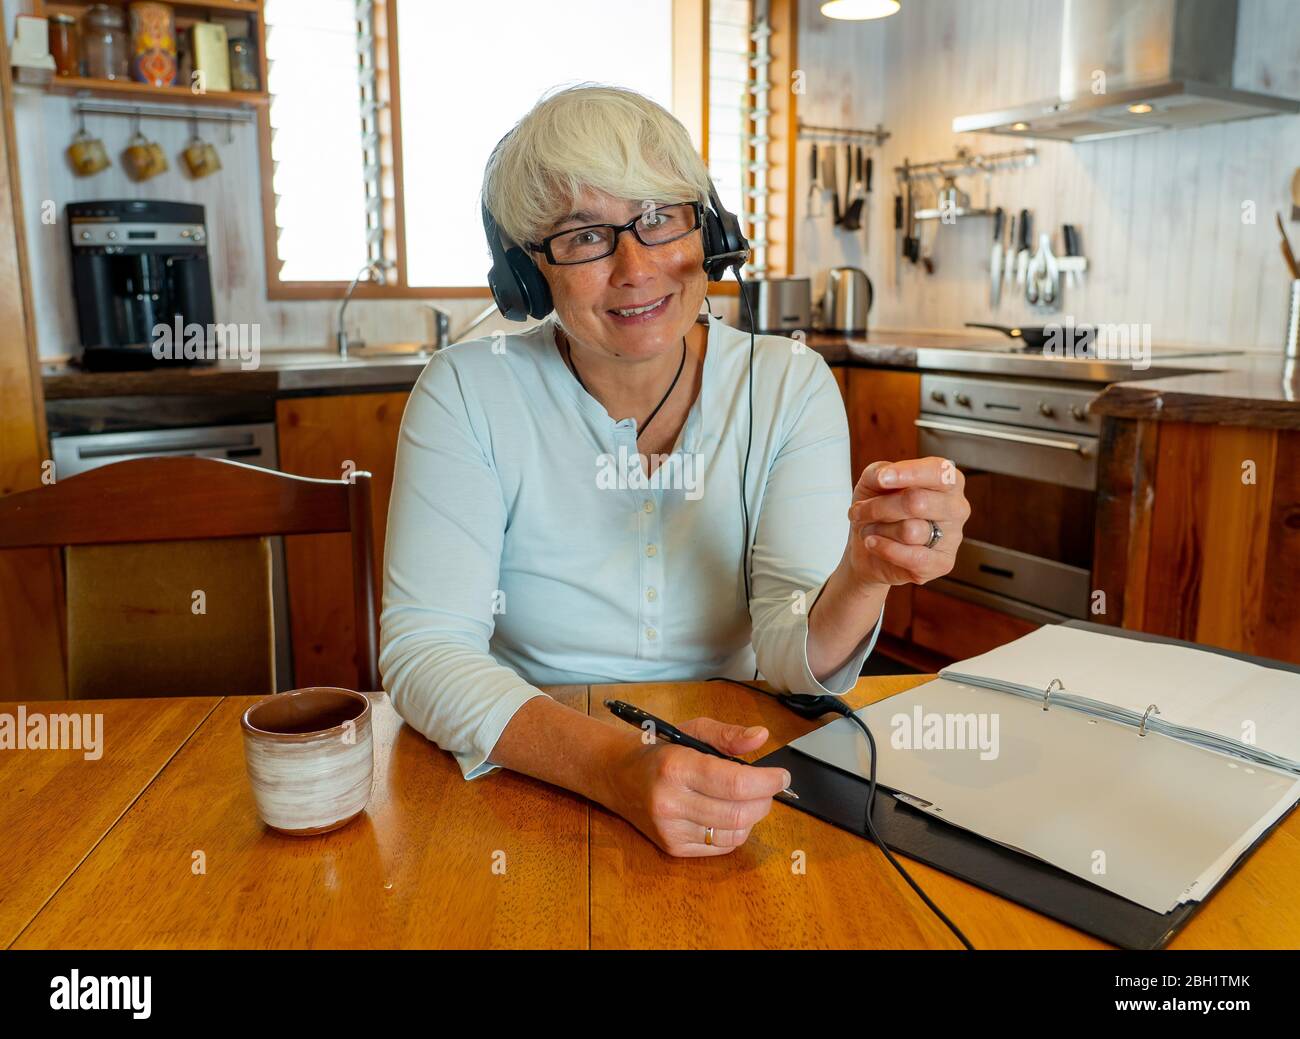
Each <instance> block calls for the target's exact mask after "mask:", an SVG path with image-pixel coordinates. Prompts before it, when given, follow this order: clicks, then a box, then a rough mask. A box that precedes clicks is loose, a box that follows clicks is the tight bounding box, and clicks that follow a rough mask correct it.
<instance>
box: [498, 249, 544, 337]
mask: <svg viewBox="0 0 1300 1039" xmlns="http://www.w3.org/2000/svg"><path fill="white" fill-rule="evenodd" d="M506 262H507V263H509V264H510V272H511V273H512V274H513V275H514V278H515V283H516V284H517V285H518V286H519V291H520V294H521V295H522V296H523V306H524V309H525V310H526V311H527V313H528V316H529V317H535V318H543V317H546V315H547V314H549V313H550V312H551V310H552V308H553V304H552V302H551V287H550V285H548V284H547V283H546V276H545V275H543V274H542V272H541V271H540V270H538V269H537V264H536V263H534V262H533V259H532V257H531V256H529V255H528V254H527V253H526V252H524V250H523V249H522V248H521V247H519V246H517V245H512V246H511V247H510V248H509V249H507V250H506ZM520 320H522V317H521V318H520Z"/></svg>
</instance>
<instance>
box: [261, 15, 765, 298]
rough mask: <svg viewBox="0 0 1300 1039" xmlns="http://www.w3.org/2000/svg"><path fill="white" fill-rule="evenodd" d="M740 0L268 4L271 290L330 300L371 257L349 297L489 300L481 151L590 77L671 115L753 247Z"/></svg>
mask: <svg viewBox="0 0 1300 1039" xmlns="http://www.w3.org/2000/svg"><path fill="white" fill-rule="evenodd" d="M753 6H754V4H753V3H751V0H712V2H711V3H710V2H709V0H625V2H621V3H617V4H611V3H609V2H608V0H556V2H552V3H545V4H539V3H537V2H536V0H480V3H478V4H463V5H462V4H442V3H429V2H428V0H266V8H265V18H266V24H267V43H266V52H267V61H268V66H269V69H268V87H269V90H270V93H271V103H270V105H269V107H268V109H267V111H266V113H265V114H264V116H263V124H264V125H263V159H264V166H266V167H270V169H269V170H268V169H265V168H264V169H263V174H262V175H263V177H264V178H268V177H269V178H270V187H269V188H267V187H264V198H265V199H266V201H267V205H266V206H265V210H266V212H267V214H268V218H269V219H273V225H272V226H271V227H270V228H268V231H267V235H266V242H267V252H268V292H269V294H270V295H271V296H272V297H277V298H286V297H292V298H328V297H337V296H339V295H340V294H341V293H342V291H343V290H344V289H345V288H346V286H347V284H348V283H349V282H350V281H351V280H352V278H353V277H354V276H355V275H356V274H357V271H358V270H361V269H362V267H363V265H365V264H366V263H368V262H372V261H375V260H383V261H385V263H387V264H389V265H391V268H392V269H391V270H390V271H389V273H388V274H387V276H386V277H385V279H384V280H385V284H384V285H382V286H371V285H366V286H363V287H362V288H360V289H359V290H358V295H369V296H430V297H436V296H462V297H464V296H473V295H486V294H487V287H486V281H487V278H486V275H487V267H488V264H489V260H488V256H487V248H486V244H485V243H484V241H483V229H482V223H481V221H480V218H479V212H478V193H479V188H480V185H481V182H482V174H483V166H484V164H485V163H486V161H487V157H488V155H489V153H490V152H491V150H492V148H493V147H494V146H495V145H496V143H497V141H498V140H499V139H500V137H501V135H502V134H503V133H504V132H505V131H506V130H507V129H508V128H509V127H510V126H511V125H513V124H514V123H515V121H517V120H518V118H519V117H520V116H521V115H523V113H524V112H526V111H527V110H528V108H530V107H531V106H532V105H533V103H534V102H536V101H537V99H538V98H539V97H540V96H541V95H542V94H543V93H544V92H545V91H547V90H548V89H551V88H553V87H555V86H557V85H561V84H567V83H577V82H582V81H586V80H593V81H597V82H607V83H617V84H619V85H622V86H626V87H630V88H631V89H633V90H637V91H640V92H641V93H643V94H646V95H647V96H648V97H651V98H653V99H654V100H656V101H658V102H659V103H660V104H662V105H664V106H665V107H666V108H669V109H670V110H675V111H676V112H677V114H678V116H679V118H681V119H682V121H683V122H684V123H685V124H686V126H687V127H688V129H690V130H691V131H692V133H693V135H695V136H696V137H697V142H698V143H699V144H700V145H701V147H702V150H703V151H704V152H705V154H706V155H707V156H708V158H709V164H710V172H711V173H712V175H713V177H714V180H715V182H716V184H717V187H718V191H719V195H720V197H721V199H722V201H723V203H724V204H725V205H726V206H727V207H728V208H730V209H732V211H733V212H736V213H739V214H742V216H743V218H744V219H745V230H746V233H747V234H748V235H749V236H750V238H751V240H753V241H754V242H755V244H756V245H761V243H762V241H763V239H764V237H765V235H764V234H760V233H759V231H760V230H764V229H763V228H762V226H761V224H756V223H755V221H756V219H758V218H757V217H756V216H755V215H754V214H755V211H756V210H758V211H759V212H760V213H761V212H762V209H763V206H764V205H765V201H764V199H763V198H762V197H761V195H760V194H759V193H758V192H756V191H755V188H756V187H762V186H763V184H762V180H761V178H762V177H763V175H764V174H763V171H761V170H760V169H759V164H760V160H762V159H763V156H762V155H760V154H758V153H757V152H756V151H755V141H754V129H755V126H756V125H757V124H755V123H754V122H753V115H754V114H753V112H752V108H753V105H754V100H753V99H754V94H753V92H752V91H751V89H750V86H751V83H752V81H753V79H754V75H755V72H754V68H753V66H752V64H751V58H752V55H753V52H754V48H755V43H754V37H753V35H752V33H751V29H752V27H751V25H750V17H751V14H750V12H751V9H752V7H753ZM561 10H562V12H563V16H562V17H557V11H561ZM399 26H400V29H399V28H398V27H399ZM706 40H707V50H706V44H705V41H706ZM705 69H707V70H708V81H707V83H706V82H705V80H704V72H705ZM692 78H693V80H692ZM688 81H689V82H688ZM376 98H377V99H378V102H376ZM674 100H676V105H674ZM705 128H707V129H705ZM701 136H705V137H706V139H705V140H700V137H701ZM267 160H269V161H267ZM756 261H757V254H756ZM758 269H759V268H758V267H756V266H755V267H754V268H752V270H755V271H756V270H758Z"/></svg>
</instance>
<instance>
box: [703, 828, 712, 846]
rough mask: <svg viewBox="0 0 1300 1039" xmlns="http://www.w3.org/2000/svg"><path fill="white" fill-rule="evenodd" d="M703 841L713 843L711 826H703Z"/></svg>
mask: <svg viewBox="0 0 1300 1039" xmlns="http://www.w3.org/2000/svg"><path fill="white" fill-rule="evenodd" d="M704 843H705V844H710V845H711V844H712V843H713V827H712V826H706V827H704Z"/></svg>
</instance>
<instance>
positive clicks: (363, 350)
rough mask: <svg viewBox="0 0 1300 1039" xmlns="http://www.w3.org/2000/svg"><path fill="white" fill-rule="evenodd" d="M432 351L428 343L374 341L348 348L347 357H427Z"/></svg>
mask: <svg viewBox="0 0 1300 1039" xmlns="http://www.w3.org/2000/svg"><path fill="white" fill-rule="evenodd" d="M432 353H434V348H433V346H432V345H430V344H429V343H376V344H374V345H373V346H355V347H352V348H350V349H349V350H348V356H349V357H427V356H428V355H430V354H432Z"/></svg>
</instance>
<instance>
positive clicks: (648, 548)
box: [645, 545, 659, 556]
mask: <svg viewBox="0 0 1300 1039" xmlns="http://www.w3.org/2000/svg"><path fill="white" fill-rule="evenodd" d="M658 551H659V549H657V548H655V546H654V545H646V547H645V554H646V555H648V556H652V555H654V554H655V553H656V552H658Z"/></svg>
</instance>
